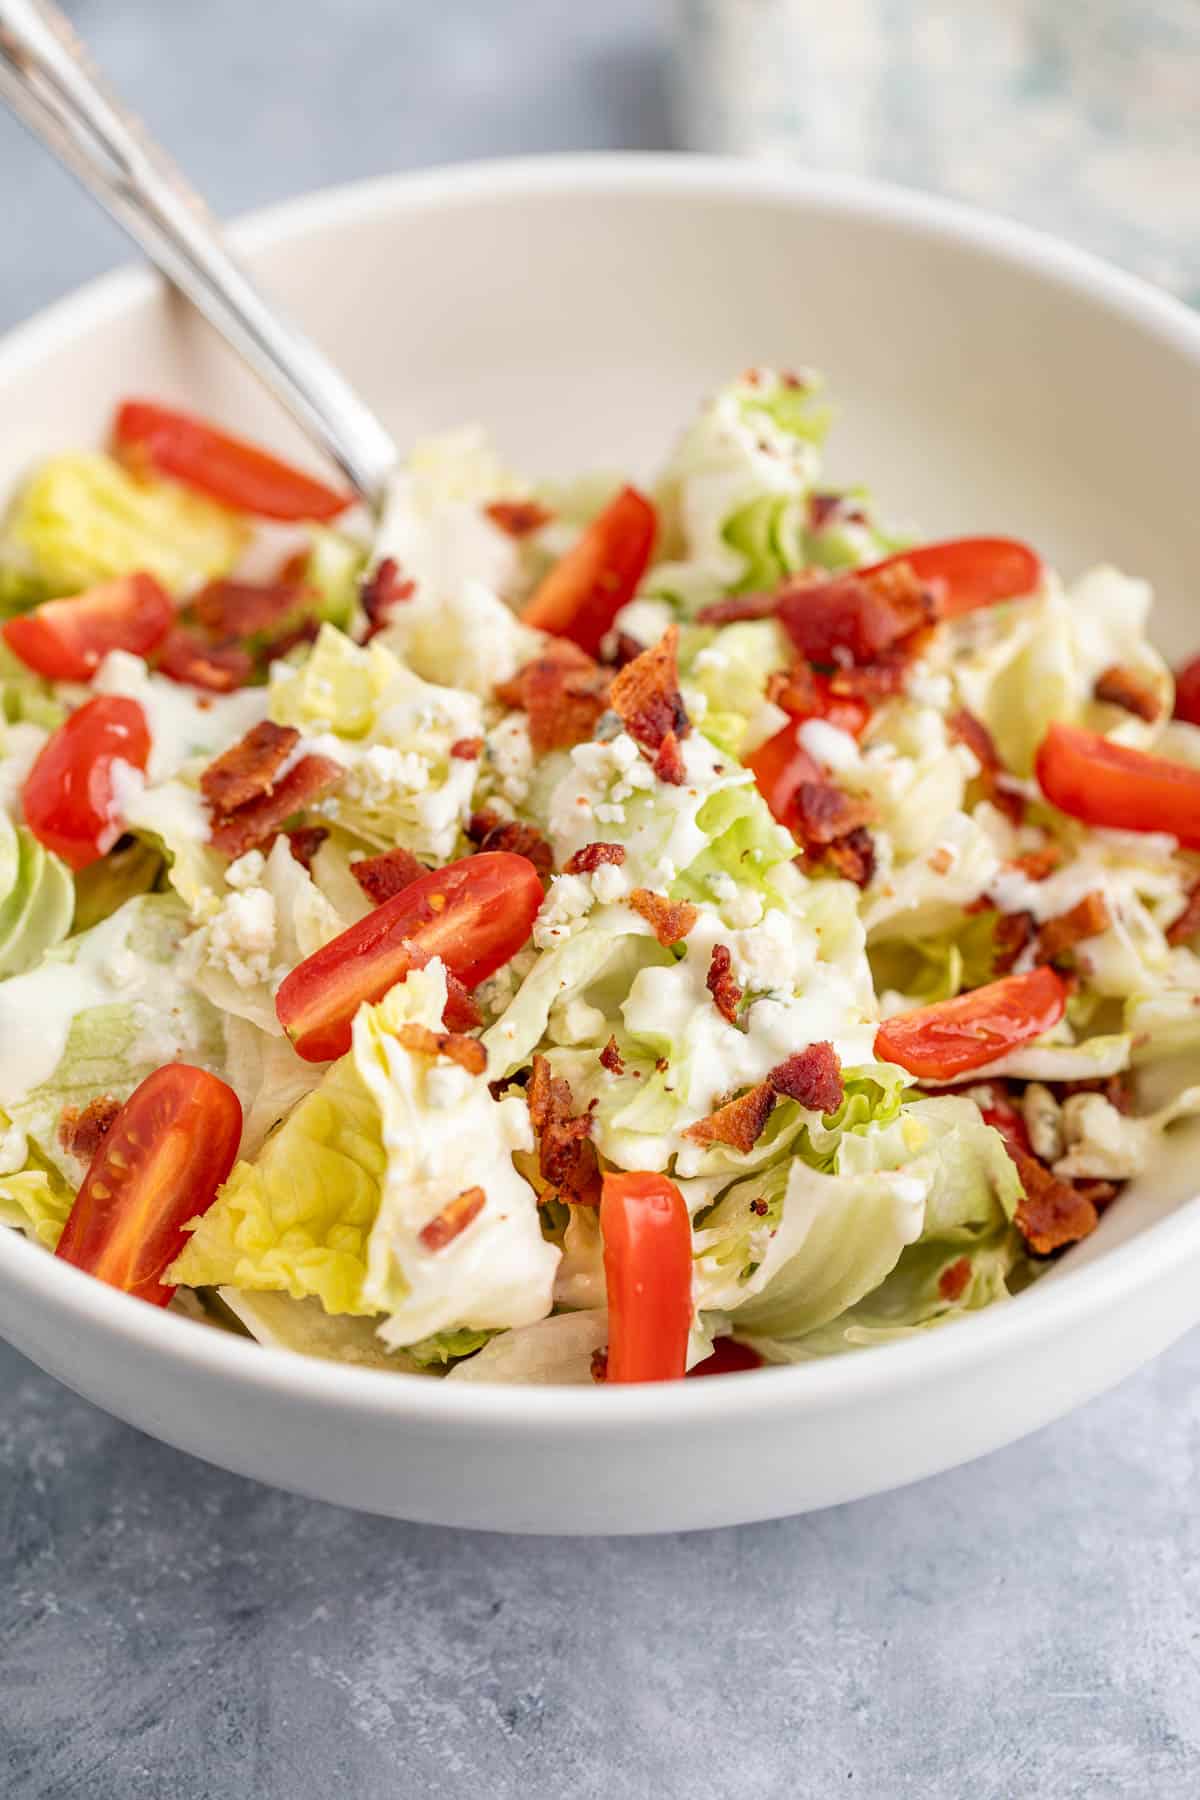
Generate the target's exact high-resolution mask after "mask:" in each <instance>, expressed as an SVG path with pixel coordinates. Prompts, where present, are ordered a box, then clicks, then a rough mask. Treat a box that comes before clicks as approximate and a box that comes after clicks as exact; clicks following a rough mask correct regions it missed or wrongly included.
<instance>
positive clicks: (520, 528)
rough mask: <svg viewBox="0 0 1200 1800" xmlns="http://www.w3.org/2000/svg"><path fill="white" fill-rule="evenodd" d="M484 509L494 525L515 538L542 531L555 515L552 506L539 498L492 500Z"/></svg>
mask: <svg viewBox="0 0 1200 1800" xmlns="http://www.w3.org/2000/svg"><path fill="white" fill-rule="evenodd" d="M483 510H484V512H485V513H486V514H487V516H488V518H489V519H490V520H491V521H492V524H493V525H498V526H499V527H500V529H501V531H506V532H507V533H508V535H509V537H515V538H523V537H528V536H529V534H530V532H533V531H540V530H541V529H542V526H543V525H548V524H549V523H550V521H551V519H552V518H553V517H554V514H553V513H552V512H551V510H550V508H549V507H548V506H543V505H541V503H540V502H539V501H537V500H491V501H489V502H488V504H487V505H486V506H485V507H484V509H483Z"/></svg>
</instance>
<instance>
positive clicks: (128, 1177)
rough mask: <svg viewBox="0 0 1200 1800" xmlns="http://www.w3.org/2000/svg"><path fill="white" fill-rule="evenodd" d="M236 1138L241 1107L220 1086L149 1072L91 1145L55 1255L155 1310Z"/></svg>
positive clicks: (180, 1073)
mask: <svg viewBox="0 0 1200 1800" xmlns="http://www.w3.org/2000/svg"><path fill="white" fill-rule="evenodd" d="M241 1135H242V1107H241V1102H240V1101H239V1100H238V1097H237V1095H236V1094H235V1093H234V1091H233V1089H232V1088H230V1087H226V1085H225V1083H224V1082H223V1081H219V1080H218V1079H217V1077H216V1076H215V1075H210V1074H209V1073H208V1071H207V1070H206V1069H193V1068H192V1067H191V1066H190V1065H189V1064H188V1063H169V1064H168V1065H167V1067H166V1068H165V1069H156V1070H155V1071H154V1073H153V1075H147V1077H146V1079H145V1081H143V1082H142V1084H141V1086H140V1087H137V1088H135V1089H134V1091H133V1093H132V1094H131V1095H130V1096H129V1098H128V1100H127V1101H126V1102H125V1104H124V1106H123V1107H122V1108H121V1110H120V1112H119V1113H118V1114H117V1116H116V1118H115V1119H114V1120H113V1122H112V1124H111V1125H110V1126H109V1128H108V1131H107V1132H106V1133H105V1135H104V1137H103V1139H102V1140H101V1144H100V1148H99V1149H98V1150H97V1152H96V1154H95V1156H94V1157H93V1158H92V1163H91V1167H90V1168H89V1169H88V1172H87V1175H86V1176H85V1177H84V1182H83V1186H82V1187H81V1188H80V1190H79V1193H78V1194H77V1195H76V1197H75V1204H74V1206H73V1207H72V1208H71V1211H70V1214H69V1216H68V1218H67V1223H66V1226H65V1227H64V1229H63V1234H62V1237H61V1238H60V1239H59V1241H58V1249H57V1251H56V1252H55V1254H56V1255H58V1256H61V1257H62V1259H63V1261H64V1262H69V1263H73V1264H74V1265H75V1267H76V1268H77V1269H86V1270H87V1272H88V1274H89V1275H95V1276H96V1277H97V1279H98V1280H100V1281H106V1282H107V1283H108V1285H109V1287H115V1288H120V1289H121V1290H122V1292H123V1293H126V1294H134V1295H136V1297H137V1298H138V1299H139V1300H148V1301H149V1302H150V1304H151V1306H165V1305H166V1304H167V1302H168V1300H169V1299H170V1298H171V1295H172V1294H173V1293H174V1292H175V1289H174V1288H173V1287H164V1285H163V1281H162V1277H163V1272H164V1270H166V1269H168V1268H169V1267H170V1265H171V1264H172V1263H173V1262H174V1260H175V1258H176V1257H177V1256H178V1255H179V1253H180V1251H181V1250H182V1249H183V1247H184V1245H185V1244H186V1242H187V1233H186V1232H185V1231H184V1229H183V1227H184V1225H185V1224H186V1223H187V1221H188V1220H189V1219H193V1218H195V1217H196V1215H197V1213H202V1212H204V1211H206V1210H207V1208H208V1207H210V1206H211V1205H212V1203H213V1201H214V1200H215V1199H216V1195H217V1189H218V1188H219V1187H220V1185H221V1183H222V1182H223V1181H226V1180H227V1179H228V1177H229V1172H230V1170H231V1169H232V1168H233V1164H234V1160H235V1158H236V1156H237V1152H238V1143H239V1141H240V1139H241Z"/></svg>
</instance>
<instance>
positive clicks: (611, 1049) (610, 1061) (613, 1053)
mask: <svg viewBox="0 0 1200 1800" xmlns="http://www.w3.org/2000/svg"><path fill="white" fill-rule="evenodd" d="M600 1061H601V1064H602V1065H603V1067H604V1068H606V1069H607V1070H608V1072H609V1074H610V1075H623V1074H624V1073H625V1058H624V1057H623V1056H622V1055H621V1052H620V1051H619V1050H618V1049H617V1040H616V1038H615V1037H610V1038H609V1040H608V1042H607V1044H605V1046H604V1048H603V1050H602V1051H601V1052H600Z"/></svg>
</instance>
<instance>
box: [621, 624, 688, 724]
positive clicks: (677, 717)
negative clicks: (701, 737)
mask: <svg viewBox="0 0 1200 1800" xmlns="http://www.w3.org/2000/svg"><path fill="white" fill-rule="evenodd" d="M678 646H679V627H678V626H677V625H670V626H668V628H667V629H666V631H664V632H663V634H662V637H661V638H660V639H659V640H658V642H657V644H655V645H653V646H652V647H651V648H650V649H649V650H643V651H642V654H641V655H640V656H636V657H635V658H634V659H633V661H632V662H631V663H627V664H626V665H625V667H624V668H623V669H621V670H620V671H619V672H618V674H617V675H616V676H614V678H613V684H612V687H611V688H610V689H609V694H608V704H609V705H610V706H611V707H612V709H613V711H614V712H615V713H617V714H618V715H619V717H620V719H621V722H622V724H623V725H624V727H625V729H626V731H627V732H628V733H629V735H630V737H631V738H636V739H637V741H638V743H639V744H641V746H642V747H643V749H645V750H658V749H659V748H660V747H661V746H662V743H663V740H664V738H665V737H666V736H667V734H668V733H669V732H674V734H675V736H676V737H677V738H685V737H686V736H687V734H688V732H689V731H690V730H691V728H692V727H691V721H690V720H689V718H688V716H687V709H686V707H685V706H684V704H683V696H682V695H681V694H680V692H679V671H678V667H677V664H676V652H677V649H678Z"/></svg>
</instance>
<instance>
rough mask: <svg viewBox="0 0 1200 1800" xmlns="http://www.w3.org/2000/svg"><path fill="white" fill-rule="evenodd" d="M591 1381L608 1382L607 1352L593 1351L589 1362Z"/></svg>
mask: <svg viewBox="0 0 1200 1800" xmlns="http://www.w3.org/2000/svg"><path fill="white" fill-rule="evenodd" d="M591 1371H592V1380H593V1381H594V1382H597V1383H599V1382H602V1381H607V1380H608V1351H607V1350H593V1351H592V1361H591Z"/></svg>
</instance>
